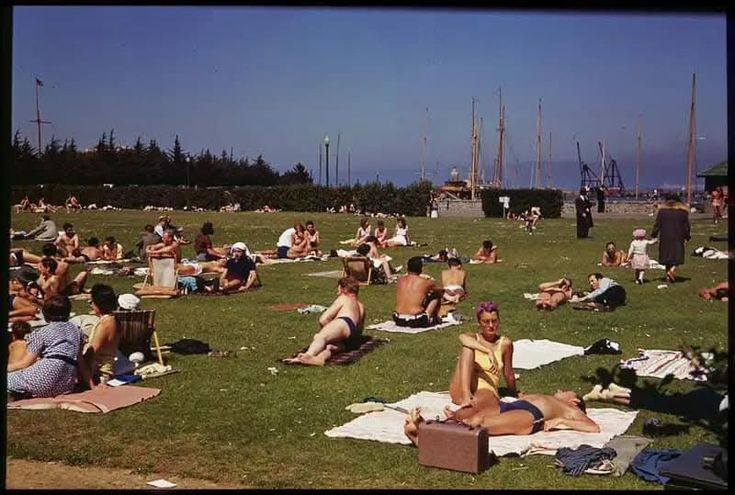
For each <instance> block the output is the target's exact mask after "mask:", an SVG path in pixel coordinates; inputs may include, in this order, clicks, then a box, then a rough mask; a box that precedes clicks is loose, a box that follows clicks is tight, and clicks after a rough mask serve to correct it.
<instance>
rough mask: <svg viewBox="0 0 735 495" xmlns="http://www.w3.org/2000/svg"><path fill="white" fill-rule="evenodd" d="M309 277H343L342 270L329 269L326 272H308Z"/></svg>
mask: <svg viewBox="0 0 735 495" xmlns="http://www.w3.org/2000/svg"><path fill="white" fill-rule="evenodd" d="M306 275H308V276H309V277H326V278H341V277H342V270H328V271H326V272H315V273H307V274H306Z"/></svg>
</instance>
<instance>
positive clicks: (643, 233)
mask: <svg viewBox="0 0 735 495" xmlns="http://www.w3.org/2000/svg"><path fill="white" fill-rule="evenodd" d="M633 237H646V229H635V230H634V231H633Z"/></svg>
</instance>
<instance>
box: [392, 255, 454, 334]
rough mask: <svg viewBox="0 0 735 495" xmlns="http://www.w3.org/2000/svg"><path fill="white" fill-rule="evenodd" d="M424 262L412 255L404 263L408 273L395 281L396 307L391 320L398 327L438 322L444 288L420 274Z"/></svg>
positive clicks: (419, 325) (429, 324)
mask: <svg viewBox="0 0 735 495" xmlns="http://www.w3.org/2000/svg"><path fill="white" fill-rule="evenodd" d="M423 265H424V262H423V260H422V259H421V257H420V256H414V257H413V258H411V259H409V260H408V263H407V264H406V266H407V270H408V273H406V275H404V276H403V277H400V278H399V279H398V282H397V283H396V309H395V311H394V312H393V321H394V322H395V323H396V325H398V326H399V327H412V328H418V327H428V326H431V325H436V324H438V323H439V321H440V320H439V316H438V312H439V303H440V302H441V296H442V294H443V293H444V289H442V288H441V287H437V286H436V285H435V284H434V281H433V280H431V279H429V278H425V277H423V276H421V272H422V271H423Z"/></svg>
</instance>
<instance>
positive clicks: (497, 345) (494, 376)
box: [475, 335, 506, 398]
mask: <svg viewBox="0 0 735 495" xmlns="http://www.w3.org/2000/svg"><path fill="white" fill-rule="evenodd" d="M476 338H477V340H478V341H479V340H480V337H479V335H477V337H476ZM504 340H506V337H505V336H502V337H500V338H499V339H498V340H496V341H495V342H494V343H490V342H485V343H483V344H484V345H488V344H489V346H490V348H491V349H492V355H493V358H494V359H495V363H496V364H495V368H496V369H497V370H496V373H492V372H491V371H490V358H489V357H488V354H487V353H486V352H483V351H475V364H477V366H478V367H479V368H480V371H479V372H478V374H477V390H490V391H491V392H492V393H493V394H494V395H495V396H496V397H498V398H499V394H498V384H499V383H500V377H501V376H503V350H502V349H503V342H504Z"/></svg>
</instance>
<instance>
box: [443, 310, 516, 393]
mask: <svg viewBox="0 0 735 495" xmlns="http://www.w3.org/2000/svg"><path fill="white" fill-rule="evenodd" d="M475 313H476V314H477V322H478V324H479V325H480V332H479V333H465V334H462V335H460V336H459V340H460V342H461V343H462V349H461V350H460V352H459V359H458V361H457V367H456V368H455V370H454V375H453V376H452V380H451V382H450V383H449V394H450V396H451V397H452V402H454V403H455V404H457V405H459V406H462V407H465V406H469V405H470V404H473V405H474V406H475V407H478V406H481V405H482V402H485V401H487V400H490V401H492V402H497V400H498V399H499V398H500V394H499V393H498V384H499V383H500V377H501V376H502V377H503V378H505V383H506V385H507V386H508V389H509V393H510V394H511V395H515V393H516V379H515V374H514V373H513V342H512V341H511V340H510V339H509V338H508V337H505V336H500V335H499V334H498V330H499V328H500V313H499V311H498V306H497V305H496V304H495V303H494V302H492V301H484V302H481V303H479V304H478V305H477V308H476V310H475Z"/></svg>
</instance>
